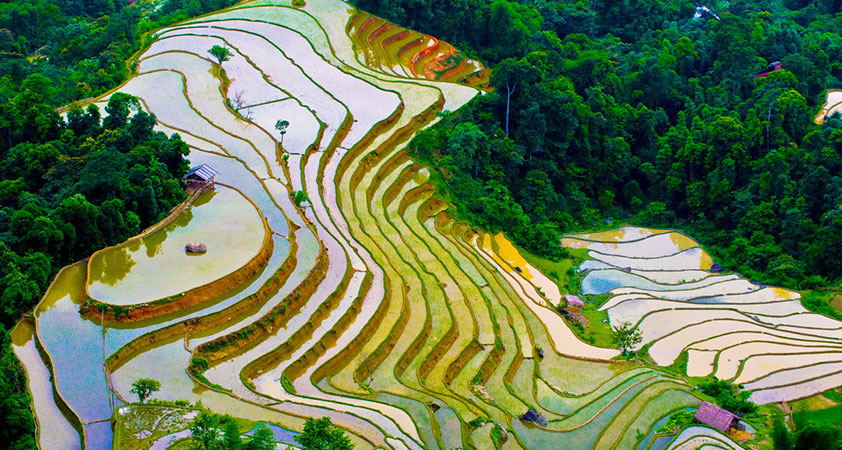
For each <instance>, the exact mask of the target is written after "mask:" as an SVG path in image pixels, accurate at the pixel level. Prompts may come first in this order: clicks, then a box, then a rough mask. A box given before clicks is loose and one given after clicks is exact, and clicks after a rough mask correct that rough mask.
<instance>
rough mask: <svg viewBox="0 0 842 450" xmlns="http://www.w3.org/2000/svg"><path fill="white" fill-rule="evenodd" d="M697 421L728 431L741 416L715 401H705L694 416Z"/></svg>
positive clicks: (724, 431)
mask: <svg viewBox="0 0 842 450" xmlns="http://www.w3.org/2000/svg"><path fill="white" fill-rule="evenodd" d="M694 418H695V419H696V421H697V422H699V423H702V424H705V425H708V426H711V427H714V428H716V429H717V430H719V431H721V432H723V433H728V430H729V429H730V428H732V427H734V425H735V424H736V423H737V422H739V420H740V418H739V417H737V416H736V415H734V414H733V413H731V412H728V411H726V410H724V409H722V408H720V407H718V406H716V405H714V404H713V403H710V402H704V403H702V406H700V407H699V410H698V411H696V415H695V416H694Z"/></svg>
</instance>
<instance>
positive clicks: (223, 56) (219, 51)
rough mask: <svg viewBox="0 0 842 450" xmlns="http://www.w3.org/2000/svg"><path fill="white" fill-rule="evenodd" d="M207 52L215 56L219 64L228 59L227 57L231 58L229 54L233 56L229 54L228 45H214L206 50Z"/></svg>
mask: <svg viewBox="0 0 842 450" xmlns="http://www.w3.org/2000/svg"><path fill="white" fill-rule="evenodd" d="M208 53H210V54H211V55H213V57H214V58H216V62H217V63H219V64H222V63H224V62H225V61H228V60H229V59H231V56H233V55H232V54H231V50H229V49H228V47H223V46H221V45H214V46H213V47H211V48H210V50H208Z"/></svg>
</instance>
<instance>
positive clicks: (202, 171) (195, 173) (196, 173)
mask: <svg viewBox="0 0 842 450" xmlns="http://www.w3.org/2000/svg"><path fill="white" fill-rule="evenodd" d="M217 173H218V172H217V171H216V169H214V168H213V167H211V166H209V165H207V164H202V165H199V166H196V167H194V168H192V169H190V171H189V172H187V174H186V175H184V179H187V178H190V177H195V178H199V179H201V180H202V181H210V179H211V178H213V177H214V176H216V174H217Z"/></svg>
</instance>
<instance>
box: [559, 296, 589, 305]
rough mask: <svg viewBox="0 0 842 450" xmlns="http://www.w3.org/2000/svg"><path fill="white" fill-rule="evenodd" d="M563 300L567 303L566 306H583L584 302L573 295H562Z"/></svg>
mask: <svg viewBox="0 0 842 450" xmlns="http://www.w3.org/2000/svg"><path fill="white" fill-rule="evenodd" d="M564 300H565V301H566V302H567V305H568V306H579V307H581V306H585V302H584V301H582V299H581V298H579V297H577V296H575V295H571V294H564Z"/></svg>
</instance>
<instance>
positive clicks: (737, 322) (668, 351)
mask: <svg viewBox="0 0 842 450" xmlns="http://www.w3.org/2000/svg"><path fill="white" fill-rule="evenodd" d="M562 243H563V245H565V246H567V247H571V248H585V249H588V250H589V252H588V255H589V257H591V258H593V259H590V260H588V261H586V262H585V263H583V264H582V265H581V267H580V270H584V271H587V274H586V275H585V277H584V279H583V282H582V284H583V286H582V288H583V291H584V293H586V294H596V295H600V294H610V295H611V298H610V299H609V300H608V301H607V302H605V303H604V304H603V305H602V306H601V308H600V309H602V310H605V311H607V312H608V318H609V320H610V321H611V323H612V324H613V325H617V324H620V323H623V322H629V323H631V324H633V325H634V326H635V327H636V328H637V329H639V330H640V331H641V332H642V337H643V340H642V342H641V343H640V345H639V349H644V350H645V351H646V352H647V353H648V355H649V356H650V357H651V358H652V360H654V362H655V363H657V364H659V365H661V366H669V365H672V364H673V363H674V362H675V361H676V360H677V359H678V358H679V356H680V355H682V354H686V357H687V369H686V370H687V375H689V376H692V377H704V376H708V375H714V376H716V378H719V379H722V380H729V381H731V382H732V383H734V384H739V385H743V386H744V387H745V389H747V390H749V391H752V393H751V400H752V401H754V402H755V403H757V404H765V403H772V402H781V401H789V400H795V399H800V398H804V397H809V396H811V395H814V394H817V393H820V392H824V391H827V390H829V389H832V388H835V387H837V386H839V385H840V384H842V322H839V321H838V320H835V319H831V318H829V317H826V316H823V315H821V314H816V313H813V312H810V311H808V310H807V309H805V308H804V306H803V305H802V304H801V302H800V301H799V300H798V298H799V297H800V295H799V294H798V293H797V292H794V291H789V290H786V289H782V288H777V287H772V286H764V285H761V284H759V283H752V282H749V281H748V280H745V279H743V278H741V277H740V276H739V274H733V273H719V272H712V271H711V270H710V269H711V267H712V264H713V260H712V259H711V257H710V256H709V255H708V254H707V253H706V252H705V251H704V250H703V249H702V248H700V247H699V246H698V244H697V243H696V242H695V241H693V240H692V239H690V238H688V237H687V236H684V235H682V234H681V233H678V232H674V231H669V230H649V229H641V228H621V229H619V230H615V231H610V232H604V233H594V234H576V235H570V236H568V237H566V238H565V239H563V240H562Z"/></svg>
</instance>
